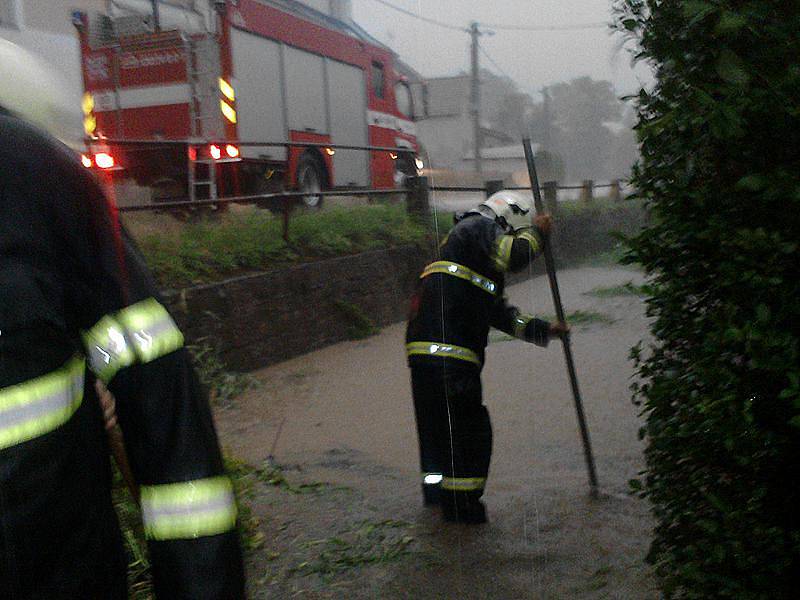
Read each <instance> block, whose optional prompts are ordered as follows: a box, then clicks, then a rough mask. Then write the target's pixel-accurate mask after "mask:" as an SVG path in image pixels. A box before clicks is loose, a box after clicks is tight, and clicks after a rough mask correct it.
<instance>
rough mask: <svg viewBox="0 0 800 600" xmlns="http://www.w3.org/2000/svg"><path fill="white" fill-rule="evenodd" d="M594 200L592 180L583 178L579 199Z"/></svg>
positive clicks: (584, 200) (583, 200)
mask: <svg viewBox="0 0 800 600" xmlns="http://www.w3.org/2000/svg"><path fill="white" fill-rule="evenodd" d="M593 200H594V181H592V180H591V179H584V180H583V187H582V188H581V201H582V202H587V203H589V202H592V201H593Z"/></svg>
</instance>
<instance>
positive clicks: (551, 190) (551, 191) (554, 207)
mask: <svg viewBox="0 0 800 600" xmlns="http://www.w3.org/2000/svg"><path fill="white" fill-rule="evenodd" d="M542 188H543V189H544V209H545V210H546V211H547V212H548V213H550V214H551V215H553V216H555V215H556V214H557V213H558V182H557V181H545V182H544V184H543V185H542Z"/></svg>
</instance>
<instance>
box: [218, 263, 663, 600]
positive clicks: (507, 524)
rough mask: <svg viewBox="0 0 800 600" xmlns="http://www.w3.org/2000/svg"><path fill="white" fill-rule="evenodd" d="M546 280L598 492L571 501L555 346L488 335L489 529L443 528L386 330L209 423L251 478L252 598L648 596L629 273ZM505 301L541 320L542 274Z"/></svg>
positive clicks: (295, 366) (575, 444)
mask: <svg viewBox="0 0 800 600" xmlns="http://www.w3.org/2000/svg"><path fill="white" fill-rule="evenodd" d="M559 283H560V284H561V293H562V298H563V301H564V306H565V309H566V312H567V313H568V314H573V316H574V320H573V335H572V344H573V351H574V355H575V361H576V368H577V374H578V379H579V381H580V387H581V391H582V394H583V398H584V403H585V410H586V416H587V420H588V423H589V428H590V434H591V439H592V443H593V446H594V452H595V458H596V461H597V470H598V475H599V480H600V486H601V488H602V490H603V491H604V495H603V497H602V498H601V499H599V500H591V499H590V498H589V496H588V486H587V477H586V470H585V464H584V457H583V453H582V449H581V444H580V437H579V434H578V429H577V422H576V418H575V411H574V407H573V400H572V395H571V392H570V388H569V382H568V379H567V373H566V368H565V365H564V356H563V351H562V349H561V346H560V342H558V341H555V342H551V344H550V346H549V347H548V348H546V349H542V348H537V347H535V346H533V345H529V344H525V343H523V342H520V341H515V340H512V339H510V338H508V337H507V336H505V335H503V334H500V333H499V332H494V333H493V334H492V336H491V340H492V343H491V344H490V347H489V348H488V350H487V364H486V367H485V368H484V372H483V382H484V401H485V403H486V405H487V406H488V407H489V411H490V414H491V416H492V423H493V428H494V454H493V456H492V466H491V470H490V474H489V481H488V485H487V491H486V495H485V501H486V505H487V507H488V513H489V519H490V522H489V523H488V524H487V525H481V526H465V525H448V524H444V523H443V522H442V521H441V518H440V516H439V515H438V513H437V511H436V510H433V509H430V508H427V509H426V508H423V506H422V502H421V495H420V490H419V479H420V475H419V465H418V455H417V452H418V451H417V442H416V432H415V427H414V416H413V409H412V403H411V391H410V383H409V373H408V368H407V366H406V362H405V356H404V346H403V336H404V331H405V324H402V323H401V324H397V325H393V326H391V327H387V328H385V329H383V330H382V331H381V333H379V334H378V335H375V336H373V337H370V338H368V339H365V340H361V341H353V342H345V343H341V344H337V345H334V346H330V347H328V348H325V349H323V350H320V351H317V352H313V353H310V354H307V355H304V356H301V357H298V358H296V359H293V360H289V361H286V362H284V363H281V364H278V365H275V366H272V367H269V368H266V369H263V370H261V371H258V372H256V373H255V374H254V376H255V378H256V380H257V381H258V386H257V387H256V388H254V389H251V390H250V391H248V392H246V393H245V394H244V395H243V396H241V397H240V398H238V399H237V400H236V401H235V402H234V403H233V404H232V405H231V406H229V407H226V408H221V409H219V410H218V411H217V423H218V428H219V433H220V437H221V441H222V444H223V446H224V447H225V448H226V450H227V451H228V453H229V454H231V455H233V456H235V457H237V458H239V459H241V460H243V461H246V462H247V463H248V464H250V465H252V466H254V467H257V468H258V469H259V473H260V479H259V481H258V483H257V484H256V485H255V486H254V489H253V491H252V494H251V495H252V497H251V498H250V499H249V500H248V503H249V505H250V507H251V510H252V514H253V516H254V517H255V518H257V519H258V522H259V526H258V530H259V534H260V535H261V536H263V537H261V542H260V546H259V547H258V548H257V549H256V550H254V551H253V552H252V553H251V557H250V559H249V561H248V576H249V587H250V593H251V596H252V597H253V598H296V597H299V598H346V599H350V598H357V599H361V598H380V599H392V598H423V599H426V598H436V599H439V598H442V599H450V598H453V599H455V598H458V599H471V598H476V599H478V598H498V599H518V598H519V599H525V598H536V599H539V598H569V599H573V598H577V599H584V598H614V599H624V600H647V599H650V598H658V594H657V593H656V591H655V586H654V582H653V577H652V573H651V571H650V569H649V568H648V567H647V566H646V565H645V564H644V562H643V558H644V555H645V553H646V551H647V547H648V543H649V535H650V529H651V526H652V523H651V520H650V517H649V514H648V511H647V507H646V506H645V505H644V504H643V503H642V502H641V501H639V500H636V499H634V498H632V497H630V496H628V495H627V488H628V485H627V482H628V480H629V479H631V478H633V477H635V476H636V475H637V472H638V471H639V470H640V469H641V467H642V461H643V459H642V444H641V442H639V441H638V439H637V430H638V428H639V426H640V422H639V418H638V415H637V409H636V407H635V406H633V405H632V403H631V401H630V392H629V390H628V386H629V385H630V383H631V376H632V374H633V367H632V365H631V363H630V361H629V360H628V353H629V350H630V348H631V347H632V346H633V345H634V344H635V343H636V342H638V341H639V340H641V339H643V338H646V336H647V322H646V320H645V317H644V305H643V302H642V298H641V296H640V295H639V294H637V291H638V286H639V285H641V283H642V276H641V274H640V273H638V272H637V271H632V270H627V269H624V268H617V267H613V268H608V267H603V268H589V267H587V268H579V269H572V270H565V271H563V272H561V273H559ZM508 296H509V298H510V300H511V301H512V302H513V303H515V304H516V305H517V306H519V307H520V308H521V309H523V310H524V311H526V312H532V313H534V314H538V315H545V316H546V315H551V314H552V313H553V308H552V301H551V297H550V292H549V289H548V287H547V279H546V278H545V277H538V278H535V279H532V280H530V281H527V282H523V283H521V284H517V285H514V286H512V287H510V288H509V290H508ZM309 318H311V319H313V318H314V317H313V313H312V312H310V313H309Z"/></svg>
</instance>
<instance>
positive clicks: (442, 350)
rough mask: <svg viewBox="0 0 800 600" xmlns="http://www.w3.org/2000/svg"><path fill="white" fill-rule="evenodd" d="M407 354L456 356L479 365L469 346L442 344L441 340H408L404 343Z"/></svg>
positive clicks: (479, 361) (479, 362) (478, 360)
mask: <svg viewBox="0 0 800 600" xmlns="http://www.w3.org/2000/svg"><path fill="white" fill-rule="evenodd" d="M406 352H407V353H408V356H415V355H423V356H442V357H446V358H457V359H458V360H464V361H466V362H471V363H474V364H476V365H478V366H480V365H481V360H480V358H478V355H477V354H476V353H475V352H473V351H472V350H470V349H469V348H463V347H462V346H454V345H453V344H443V343H442V342H409V343H408V344H406Z"/></svg>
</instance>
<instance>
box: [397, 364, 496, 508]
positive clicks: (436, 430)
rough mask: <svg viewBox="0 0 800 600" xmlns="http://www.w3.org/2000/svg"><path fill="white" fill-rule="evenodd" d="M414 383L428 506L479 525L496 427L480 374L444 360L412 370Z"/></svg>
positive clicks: (414, 367) (424, 487) (469, 367)
mask: <svg viewBox="0 0 800 600" xmlns="http://www.w3.org/2000/svg"><path fill="white" fill-rule="evenodd" d="M411 384H412V391H413V395H414V410H415V414H416V419H417V432H418V434H419V448H420V462H421V465H422V477H423V493H424V494H425V500H426V502H427V503H430V502H432V501H437V500H439V501H440V502H441V504H442V509H443V511H444V514H445V517H446V518H449V519H450V520H457V521H461V520H464V521H471V520H478V521H480V520H481V519H480V517H478V516H477V513H480V514H483V506H482V505H481V503H480V501H479V499H480V497H481V496H482V495H483V490H484V486H485V484H486V476H487V475H488V473H489V462H490V460H491V455H492V426H491V422H490V420H489V413H488V411H487V410H486V407H485V406H484V405H483V400H482V393H481V380H480V373H479V371H478V370H477V369H475V368H472V367H471V366H467V368H464V367H462V366H460V365H454V364H453V362H452V361H446V360H443V361H441V362H440V363H439V364H436V365H412V367H411ZM437 488H440V494H438V493H437V492H439V489H437ZM476 511H477V512H476Z"/></svg>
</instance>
